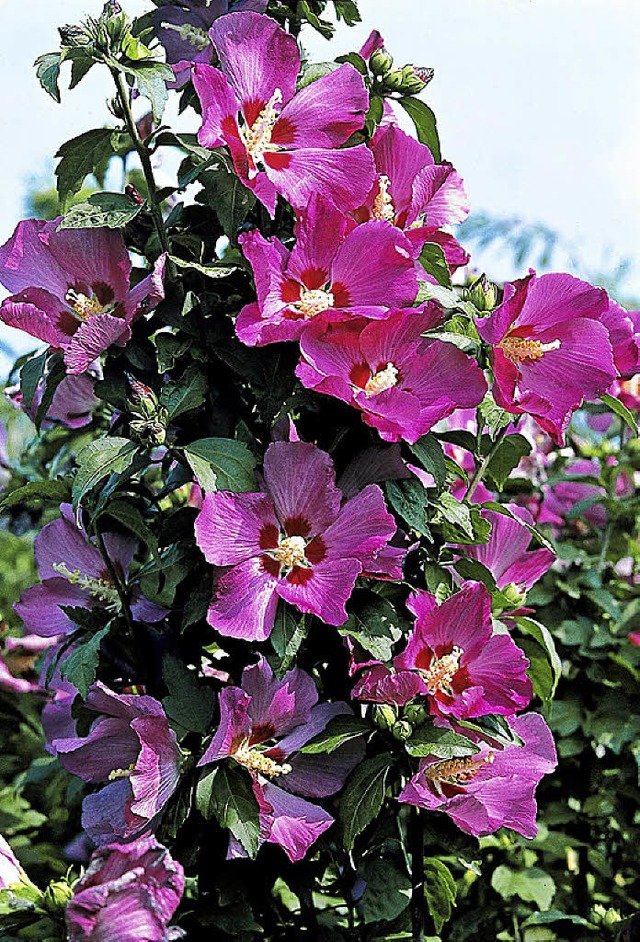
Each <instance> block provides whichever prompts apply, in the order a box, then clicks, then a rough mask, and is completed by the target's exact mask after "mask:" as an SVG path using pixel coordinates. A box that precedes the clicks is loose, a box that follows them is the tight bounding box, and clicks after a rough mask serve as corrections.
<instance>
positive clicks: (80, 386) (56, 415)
mask: <svg viewBox="0 0 640 942" xmlns="http://www.w3.org/2000/svg"><path fill="white" fill-rule="evenodd" d="M98 378H99V376H96V377H93V376H91V375H90V373H89V372H86V373H81V374H80V375H78V376H65V377H64V379H63V380H62V382H61V383H60V384H59V385H58V386H56V391H55V392H54V394H53V399H52V401H51V405H50V406H49V408H48V409H47V417H46V419H45V421H44V422H43V423H42V427H43V428H49V427H50V426H51V425H53V424H54V423H56V422H60V423H61V424H62V425H66V426H67V428H82V427H83V426H85V425H88V424H89V422H90V421H91V418H92V416H93V412H94V409H96V407H97V406H99V405H100V400H99V399H98V398H97V396H96V395H95V393H94V386H95V380H96V379H98ZM44 391H45V380H41V381H40V382H39V383H38V386H37V388H36V392H35V395H34V397H33V401H32V403H31V405H30V406H29V407H26V406H25V403H24V398H23V395H22V390H21V389H20V386H19V385H16V386H10V387H8V388H7V389H5V391H4V394H5V396H6V397H7V399H8V400H9V402H10V403H11V405H12V406H14V407H15V408H16V409H22V410H23V411H24V412H25V413H26V414H27V415H28V416H29V418H30V419H31V420H32V421H35V418H36V413H37V411H38V407H39V406H40V403H41V401H42V396H43V394H44Z"/></svg>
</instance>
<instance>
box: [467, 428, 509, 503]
mask: <svg viewBox="0 0 640 942" xmlns="http://www.w3.org/2000/svg"><path fill="white" fill-rule="evenodd" d="M506 434H507V426H505V428H503V429H500V431H499V432H498V435H497V436H496V440H495V442H494V443H493V445H492V446H491V448H490V449H489V451H488V453H487V454H486V455H485V456H484V458H483V459H482V461H481V462H480V464H479V465H478V467H477V468H476V471H475V474H474V475H473V477H472V478H471V480H470V482H469V487H468V488H467V491H466V494H465V495H464V499H465V500H471V498H472V497H473V494H474V491H475V489H476V487H477V486H478V484H479V483H480V481H481V480H482V478H483V476H484V473H485V471H486V470H487V468H488V466H489V462H490V461H491V459H492V458H493V456H494V455H495V454H496V452H497V450H498V448H499V447H500V445H501V444H502V442H503V441H504V438H505V436H506Z"/></svg>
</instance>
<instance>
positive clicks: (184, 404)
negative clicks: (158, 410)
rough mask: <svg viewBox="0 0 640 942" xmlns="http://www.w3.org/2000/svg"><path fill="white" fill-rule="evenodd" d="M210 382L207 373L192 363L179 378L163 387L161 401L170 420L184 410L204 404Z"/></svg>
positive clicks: (188, 410) (187, 410)
mask: <svg viewBox="0 0 640 942" xmlns="http://www.w3.org/2000/svg"><path fill="white" fill-rule="evenodd" d="M207 388H208V383H207V378H206V376H205V374H204V373H203V372H202V370H200V369H198V367H197V366H193V365H191V366H190V367H188V369H186V370H185V372H184V374H183V375H182V376H181V378H180V379H179V380H172V381H171V382H169V383H167V384H166V385H165V386H163V387H162V392H161V393H160V402H161V404H162V405H163V406H164V407H165V409H166V410H167V415H168V417H169V420H172V419H177V418H178V416H179V415H182V414H183V413H184V412H190V411H191V410H192V409H198V408H199V407H200V406H201V405H203V403H204V400H205V396H206V393H207Z"/></svg>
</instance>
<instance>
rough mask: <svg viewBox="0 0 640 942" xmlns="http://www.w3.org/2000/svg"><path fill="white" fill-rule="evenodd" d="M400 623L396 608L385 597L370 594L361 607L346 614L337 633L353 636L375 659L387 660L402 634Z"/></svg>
mask: <svg viewBox="0 0 640 942" xmlns="http://www.w3.org/2000/svg"><path fill="white" fill-rule="evenodd" d="M399 622H400V619H399V617H398V614H397V612H396V610H395V608H394V607H393V605H392V604H391V603H390V602H389V601H388V600H387V599H384V598H382V597H381V596H379V595H371V596H370V597H369V600H368V601H367V603H366V604H365V605H364V606H363V607H362V608H359V609H357V610H356V611H354V612H352V613H351V614H350V615H349V618H348V619H347V621H346V622H345V623H344V625H341V626H340V627H339V628H338V632H339V633H340V634H341V635H343V636H344V635H348V636H349V637H350V638H353V639H354V641H357V642H358V644H361V645H362V647H363V648H365V650H367V651H369V653H370V654H372V655H373V656H374V657H375V658H376V659H377V660H379V661H388V660H389V659H390V657H391V655H392V654H393V648H394V645H395V643H396V642H397V641H399V640H400V638H401V637H402V634H403V632H402V628H401V627H400V624H399Z"/></svg>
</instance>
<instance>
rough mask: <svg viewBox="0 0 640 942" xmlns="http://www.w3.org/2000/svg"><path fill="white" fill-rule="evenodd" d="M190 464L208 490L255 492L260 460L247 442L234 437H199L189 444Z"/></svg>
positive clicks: (187, 452)
mask: <svg viewBox="0 0 640 942" xmlns="http://www.w3.org/2000/svg"><path fill="white" fill-rule="evenodd" d="M184 452H185V456H186V458H187V461H188V462H189V464H190V465H191V467H192V469H193V473H194V474H195V475H196V477H197V478H198V483H199V484H200V485H201V486H202V487H203V488H204V490H205V491H212V490H219V491H235V492H238V491H251V490H253V489H254V488H255V475H254V469H255V466H256V459H255V458H254V456H253V455H252V454H251V452H250V451H249V449H248V448H247V446H246V445H245V444H244V443H243V442H237V441H235V440H234V439H232V438H199V439H198V440H197V441H195V442H191V444H190V445H187V446H186V448H185V450H184Z"/></svg>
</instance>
